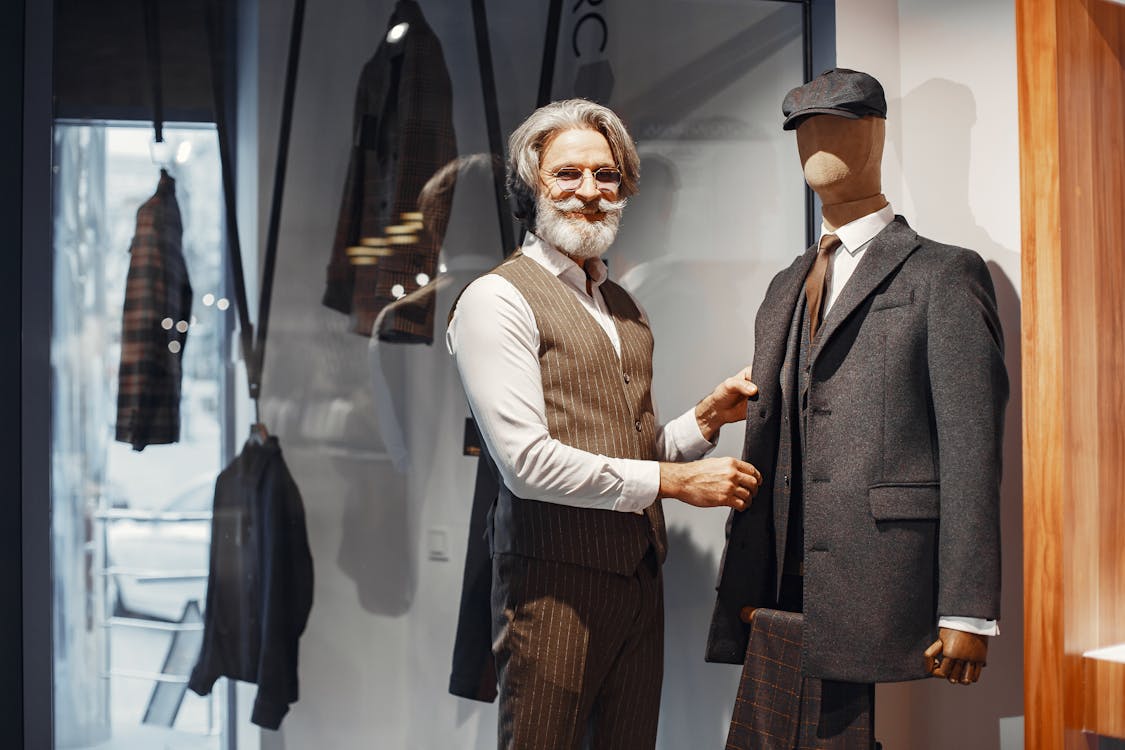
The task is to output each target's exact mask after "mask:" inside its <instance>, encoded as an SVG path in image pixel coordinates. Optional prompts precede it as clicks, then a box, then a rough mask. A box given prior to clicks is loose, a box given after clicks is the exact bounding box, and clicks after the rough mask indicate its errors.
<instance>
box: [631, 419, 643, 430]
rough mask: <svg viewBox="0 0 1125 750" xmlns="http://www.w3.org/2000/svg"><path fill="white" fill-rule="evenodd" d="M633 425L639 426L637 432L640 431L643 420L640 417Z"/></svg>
mask: <svg viewBox="0 0 1125 750" xmlns="http://www.w3.org/2000/svg"><path fill="white" fill-rule="evenodd" d="M633 426H634V427H636V428H637V432H640V431H641V420H639V419H638V420H637V421H636V422H634V423H633Z"/></svg>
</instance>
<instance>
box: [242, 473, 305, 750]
mask: <svg viewBox="0 0 1125 750" xmlns="http://www.w3.org/2000/svg"><path fill="white" fill-rule="evenodd" d="M260 490H261V503H262V514H263V517H264V530H263V542H262V544H263V546H264V549H263V550H262V553H261V554H262V572H261V575H262V579H261V585H262V607H261V616H262V622H261V636H262V637H261V652H260V654H259V658H258V694H257V696H256V697H255V699H254V708H253V710H252V713H251V717H250V720H251V721H252V722H253V723H254V724H257V725H258V726H261V727H265V728H267V729H277V728H278V726H280V724H281V720H282V718H283V717H284V716H285V714H286V713H287V712H288V711H289V704H291V703H294V702H296V700H297V698H298V695H299V693H298V681H297V661H298V640H299V638H300V636H301V633H302V632H304V629H305V624H306V623H307V622H308V617H309V611H310V608H311V606H312V558H311V556H310V554H309V543H308V536H307V533H306V528H305V512H304V507H303V505H302V503H301V495H300V492H299V491H298V490H297V485H296V483H295V482H294V481H293V477H292V476H291V475H290V474H289V470H288V468H287V467H286V466H285V463H284V461H283V460H282V459H281V457H280V456H275V457H274V458H273V460H272V461H271V463H270V466H269V469H268V470H267V471H266V472H265V473H264V474H263V477H262V485H261V488H260Z"/></svg>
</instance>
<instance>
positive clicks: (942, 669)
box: [924, 628, 988, 685]
mask: <svg viewBox="0 0 1125 750" xmlns="http://www.w3.org/2000/svg"><path fill="white" fill-rule="evenodd" d="M924 656H925V658H926V672H927V673H929V674H930V675H932V676H933V677H944V678H945V679H947V680H949V681H950V682H952V683H954V684H961V685H971V684H972V683H974V682H976V681H977V680H978V679H980V671H981V669H982V668H984V666H985V665H986V664H987V661H986V658H987V656H988V636H986V635H977V634H976V633H966V632H965V631H963V630H954V629H953V628H938V639H937V640H936V641H934V642H933V644H932V645H931V646H930V647H929V648H928V649H926V652H925V654H924Z"/></svg>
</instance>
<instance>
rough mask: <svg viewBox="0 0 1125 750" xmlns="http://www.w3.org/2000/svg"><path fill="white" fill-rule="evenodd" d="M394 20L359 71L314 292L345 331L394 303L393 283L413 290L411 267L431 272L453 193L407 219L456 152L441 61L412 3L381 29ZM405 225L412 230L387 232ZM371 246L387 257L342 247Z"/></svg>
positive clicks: (358, 329)
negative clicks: (346, 324) (347, 152)
mask: <svg viewBox="0 0 1125 750" xmlns="http://www.w3.org/2000/svg"><path fill="white" fill-rule="evenodd" d="M403 23H405V24H407V27H406V30H405V32H404V33H403V35H402V36H401V37H398V38H395V35H394V34H390V36H391V38H394V39H395V40H394V41H391V40H390V39H388V38H387V36H384V38H383V42H382V43H381V44H380V45H379V48H378V49H377V50H376V51H375V56H374V57H372V58H371V59H370V60H369V61H368V62H367V64H366V65H365V66H364V67H363V72H362V73H361V74H360V77H359V86H358V90H357V91H356V103H355V120H354V129H353V138H352V146H351V161H350V163H349V164H348V175H347V179H346V182H345V183H344V196H343V202H342V204H341V206H340V217H339V221H338V222H337V226H336V238H335V240H334V242H333V243H332V256H331V259H330V260H329V262H328V282H327V287H326V289H325V291H324V298H323V303H324V305H326V306H327V307H330V308H332V309H333V310H338V311H340V312H342V313H347V314H350V315H351V319H352V330H353V331H354V332H355V333H360V334H363V335H364V336H370V335H371V331H372V327H373V326H374V323H375V318H376V316H377V315H378V314H379V311H380V310H382V309H383V308H384V307H385V306H386V305H388V304H389V303H391V302H393V301H394V300H395V299H396V296H395V295H394V294H393V293H392V289H393V288H394V287H395V285H401V286H402V287H403V289H402V291H403V292H406V293H409V292H411V291H413V290H414V289H417V288H418V287H419V286H420V285H419V283H418V281H417V279H418V275H419V274H420V273H423V274H425V275H426V276H427V277H429V278H431V279H432V278H433V277H434V276H435V275H436V268H437V255H438V250H439V249H440V248H441V240H442V234H444V229H445V223H446V222H447V221H448V216H449V202H450V201H451V199H452V192H450V193H448V194H447V195H446V196H445V197H444V199H443V200H442V201H441V205H439V206H436V207H432V208H431V209H430V212H431V213H432V214H435V216H430V217H427V221H426V224H427V226H426V228H422V227H421V221H419V220H418V219H417V217H410V216H409V215H410V214H413V213H417V212H418V211H420V209H419V207H418V195H419V193H420V192H421V190H422V188H423V186H425V184H426V182H427V181H428V180H429V179H430V178H431V177H432V176H433V175H434V173H435V172H437V171H438V170H439V169H440V168H441V167H442V166H444V165H445V164H447V163H448V162H450V161H452V160H453V159H455V158H456V157H457V141H456V137H455V135H454V132H453V91H452V86H451V84H450V81H449V72H448V71H447V70H446V67H445V57H444V55H443V54H442V50H441V44H440V42H439V41H438V38H437V37H436V36H435V35H434V33H433V30H432V29H430V26H429V24H427V23H426V19H425V18H424V17H423V16H422V10H421V8H419V7H418V3H417V2H415V0H399V2H398V4H397V5H396V6H395V11H394V14H393V15H392V16H391V18H390V21H389V22H388V24H387V28H388V32H390V30H391V29H394V28H395V27H396V26H398V25H399V24H403ZM403 214H407V216H403ZM435 219H437V220H436V221H435ZM411 223H414V224H415V229H414V231H413V232H407V233H405V234H392V233H388V232H387V228H388V227H391V226H399V227H401V226H403V225H409V224H411ZM371 242H374V243H376V244H378V245H381V247H380V248H379V249H382V250H390V251H391V254H390V255H384V256H375V255H365V256H355V255H349V254H348V248H349V247H356V246H362V245H366V244H368V243H371ZM430 325H431V327H432V322H431V324H430Z"/></svg>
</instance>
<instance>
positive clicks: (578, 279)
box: [447, 99, 760, 750]
mask: <svg viewBox="0 0 1125 750" xmlns="http://www.w3.org/2000/svg"><path fill="white" fill-rule="evenodd" d="M509 153H510V163H509V178H508V179H509V189H510V190H511V192H512V194H513V195H514V197H515V199H516V202H517V216H518V217H519V218H520V219H521V221H522V222H523V223H524V224H525V226H526V227H527V228H528V230H529V234H528V235H527V239H526V241H525V242H524V244H523V247H522V248H521V250H520V251H518V252H517V253H515V254H514V255H513V256H512V257H511V258H510V259H509V260H508V261H506V262H505V263H503V264H501V265H500V266H499V267H497V268H496V269H495V270H493V271H492V272H491V273H489V274H486V275H485V276H483V277H481V278H479V279H477V280H476V281H474V282H473V283H472V284H470V285H469V286H468V287H467V288H466V290H465V292H464V293H463V294H462V296H461V298H460V300H459V301H458V302H457V304H456V305H455V310H454V314H453V318H452V320H451V322H450V326H449V329H448V334H447V340H448V345H449V349H450V352H451V353H452V354H453V355H454V357H455V359H456V363H457V368H458V371H459V372H460V375H461V381H462V384H463V385H464V388H465V393H466V395H467V396H468V399H469V405H470V407H471V409H472V412H473V414H474V416H475V417H476V420H477V423H478V426H479V427H480V432H481V436H482V437H483V444H484V450H485V452H486V455H487V458H488V459H489V460H491V461H493V462H494V463H495V466H496V468H497V470H498V473H499V476H500V478H501V480H502V482H501V488H500V493H499V497H498V498H497V500H496V503H495V505H494V506H493V509H492V514H491V523H490V528H489V535H490V543H491V548H492V549H491V551H492V559H493V566H492V570H493V582H492V616H493V653H494V655H495V659H496V672H497V678H498V682H499V695H500V712H499V717H500V721H499V723H500V726H499V746H500V747H501V748H534V749H535V750H545V749H548V748H578V747H580V746H581V745H582V743H583V741H584V739H585V738H586V737H587V733H589V739H590V740H591V741H592V743H593V744H592V746H593V747H597V748H602V747H606V748H608V747H613V748H652V747H653V746H654V744H655V741H656V725H657V716H658V714H659V709H660V685H661V676H662V671H663V663H662V660H663V595H662V579H661V570H660V566H661V563H662V562H663V560H664V556H665V551H666V546H667V536H666V534H665V528H664V515H663V511H662V508H661V504H660V500H659V498H662V497H672V498H676V499H679V500H681V501H683V502H686V503H689V504H691V505H696V506H700V507H714V506H730V507H732V508H735V509H742V508H744V507H745V506H746V504H747V503H748V502H749V501H750V499H751V497H752V496H753V494H754V493H755V492H756V490H757V487H758V482H759V481H760V474H759V473H758V471H757V469H755V468H754V467H753V466H751V465H750V464H747V463H745V462H742V461H739V460H736V459H733V458H711V459H703V460H695V459H700V457H702V456H703V455H704V454H706V453H707V452H708V450H710V449H711V448H712V446H713V445H714V440H715V439H716V438H717V436H718V432H719V428H720V427H721V426H722V425H723V424H725V423H727V422H734V421H739V420H741V419H743V418H744V417H745V411H746V401H747V398H748V397H750V396H752V395H753V394H755V393H756V392H757V389H756V388H755V386H754V385H753V384H752V383H751V382H750V380H749V370H744V371H742V372H740V373H738V374H737V375H735V376H733V377H731V378H727V379H726V380H724V381H723V382H722V383H721V384H719V385H718V386H717V387H716V388H715V389H714V391H713V392H712V393H711V394H710V395H708V396H707V397H706V398H704V399H703V400H702V401H701V402H700V403H699V404H698V405H696V406H695V408H694V409H693V410H691V411H688V412H687V413H685V414H683V415H682V416H680V417H679V418H677V419H675V420H673V421H672V422H669V423H668V424H665V425H663V426H660V425H658V424H657V421H656V416H655V414H654V409H653V404H652V396H651V393H650V383H651V379H652V350H653V339H652V334H651V332H650V331H649V327H648V324H647V322H646V318H645V315H644V313H643V312H642V311H641V310H640V308H639V307H638V305H637V303H636V301H635V300H633V298H632V297H630V295H629V294H628V293H627V292H625V291H624V290H623V289H622V288H621V287H619V286H617V285H616V284H614V283H613V282H611V281H609V280H608V279H607V271H606V265H605V263H604V262H602V259H601V256H602V254H603V253H605V252H606V250H607V249H608V248H609V246H610V244H611V243H612V242H613V239H614V235H615V234H616V232H617V227H618V224H619V222H620V219H621V213H622V209H623V208H624V206H625V199H626V198H627V197H628V196H629V195H632V194H634V193H635V192H636V191H637V182H638V158H637V152H636V148H635V146H634V145H633V142H632V140H631V138H630V137H629V135H628V133H627V132H626V130H625V127H624V126H623V125H622V123H621V121H620V119H618V117H617V116H616V115H615V114H614V113H613V112H611V111H610V110H608V109H606V108H605V107H602V106H600V105H597V104H593V103H591V102H588V101H584V100H581V99H572V100H568V101H563V102H555V103H553V104H550V105H547V106H546V107H543V108H541V109H539V110H537V111H535V112H534V113H533V114H532V115H531V116H530V117H529V118H528V119H527V121H526V122H524V123H523V124H522V125H521V126H520V127H519V128H518V129H517V130H516V131H515V132H514V133H513V134H512V137H511V140H510V143H509ZM678 462H687V463H678Z"/></svg>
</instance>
